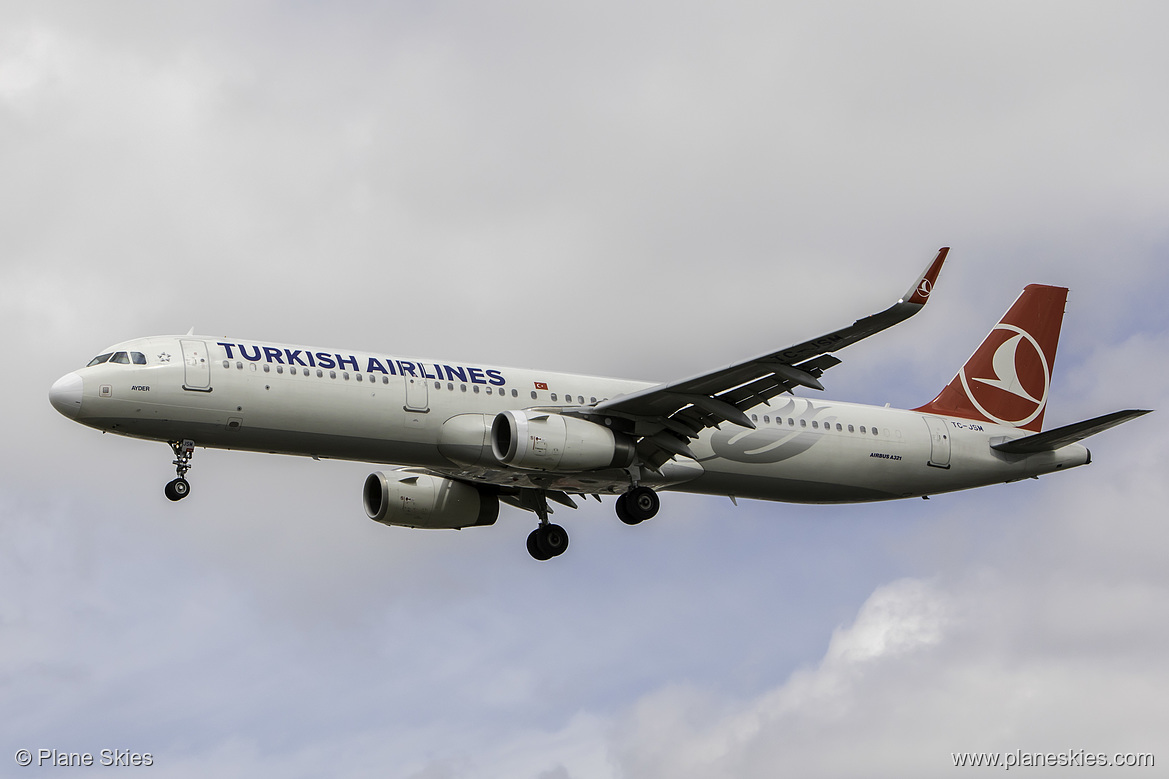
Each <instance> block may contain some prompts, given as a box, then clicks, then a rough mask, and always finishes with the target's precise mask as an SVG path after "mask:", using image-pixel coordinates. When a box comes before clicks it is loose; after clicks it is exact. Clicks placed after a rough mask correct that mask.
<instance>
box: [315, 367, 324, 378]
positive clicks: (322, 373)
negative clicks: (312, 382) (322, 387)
mask: <svg viewBox="0 0 1169 779" xmlns="http://www.w3.org/2000/svg"><path fill="white" fill-rule="evenodd" d="M324 375H325V372H324V371H322V370H321V369H320V368H317V378H318V379H319V378H321V377H322V376H324Z"/></svg>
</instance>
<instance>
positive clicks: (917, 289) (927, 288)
mask: <svg viewBox="0 0 1169 779" xmlns="http://www.w3.org/2000/svg"><path fill="white" fill-rule="evenodd" d="M949 253H950V247H949V246H943V247H942V248H941V249H938V256H937V257H934V261H933V262H931V263H930V266H929V267H928V268H926V271H925V273H923V274H921V278H919V279H918V280H917V282H916V283H915V284H914V285H913V286H912V287H910V288H909V291H908V292H906V293H905V295H904V296H903V297H902V298H901V300H899V301H897V302H898V303H916V304H917V305H919V306H924V305H925V304H926V302H927V301H929V298H930V293H931V292H933V289H934V284H936V283H937V281H938V274H939V273H941V272H942V264H943V263H945V261H946V255H947V254H949Z"/></svg>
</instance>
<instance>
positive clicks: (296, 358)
mask: <svg viewBox="0 0 1169 779" xmlns="http://www.w3.org/2000/svg"><path fill="white" fill-rule="evenodd" d="M216 345H217V346H222V347H223V348H224V349H225V350H227V359H229V360H235V359H244V360H250V361H251V362H270V363H277V364H279V365H300V366H303V367H305V368H326V369H329V368H335V369H337V370H345V369H346V368H348V369H349V370H351V371H354V372H358V373H360V372H365V373H381V374H385V375H389V376H413V377H415V378H418V379H436V380H443V381H462V382H468V383H470V384H492V385H495V386H496V387H502V386H503V385H505V384H507V379H505V378H504V377H503V374H502V373H501V372H500V371H498V370H496V369H494V368H476V367H472V366H469V365H446V364H444V363H437V362H413V361H411V360H395V359H392V358H390V357H384V358H381V357H368V356H357V355H353V354H337V353H335V352H314V351H310V350H308V349H286V348H280V347H275V346H259V345H257V344H239V343H235V344H231V343H225V342H223V341H217V342H216ZM362 363H364V365H363V364H362Z"/></svg>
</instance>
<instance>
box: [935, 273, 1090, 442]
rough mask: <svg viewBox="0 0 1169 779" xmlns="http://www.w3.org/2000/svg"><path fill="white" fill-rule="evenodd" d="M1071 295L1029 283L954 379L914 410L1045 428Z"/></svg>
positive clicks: (1021, 426) (1022, 426)
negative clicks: (1058, 348) (1066, 311)
mask: <svg viewBox="0 0 1169 779" xmlns="http://www.w3.org/2000/svg"><path fill="white" fill-rule="evenodd" d="M1067 296H1068V291H1067V289H1066V288H1064V287H1049V286H1046V285H1043V284H1030V285H1028V286H1027V287H1026V289H1024V290H1023V294H1022V295H1020V296H1019V299H1018V300H1016V301H1015V304H1014V305H1013V306H1011V308H1010V310H1009V311H1007V313H1006V314H1004V315H1003V318H1002V319H1001V320H999V323H998V324H997V325H995V328H994V329H993V330H991V331H990V335H988V336H987V337H986V340H984V341H983V342H982V345H981V346H979V347H978V349H977V350H975V352H974V354H973V355H972V356H971V357H970V359H969V360H967V361H966V364H965V365H964V366H962V370H960V371H958V375H957V376H955V377H954V379H953V381H951V382H950V383H949V384H947V385H946V388H945V389H943V390H942V391H941V392H940V393H939V394H938V396H937V397H936V398H934V399H933V400H931V401H930V402H929V403H926V404H925V405H924V406H922V407H920V408H917V409H914V411H922V412H925V413H927V414H940V415H943V416H951V417H961V418H963V419H973V420H977V421H980V422H991V423H994V424H998V425H1010V426H1012V427H1018V428H1021V429H1023V430H1030V431H1032V432H1036V433H1038V432H1039V431H1040V430H1042V429H1043V412H1044V411H1045V410H1046V409H1047V396H1048V393H1049V391H1050V390H1051V373H1052V369H1053V368H1054V367H1055V347H1056V346H1057V345H1058V344H1059V330H1060V326H1061V325H1062V324H1063V312H1064V304H1065V303H1066V302H1067Z"/></svg>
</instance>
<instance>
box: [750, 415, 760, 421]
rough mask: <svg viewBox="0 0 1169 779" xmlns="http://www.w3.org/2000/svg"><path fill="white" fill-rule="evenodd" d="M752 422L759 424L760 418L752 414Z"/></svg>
mask: <svg viewBox="0 0 1169 779" xmlns="http://www.w3.org/2000/svg"><path fill="white" fill-rule="evenodd" d="M751 421H752V422H758V421H759V417H757V416H755V415H754V414H752V415H751Z"/></svg>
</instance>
